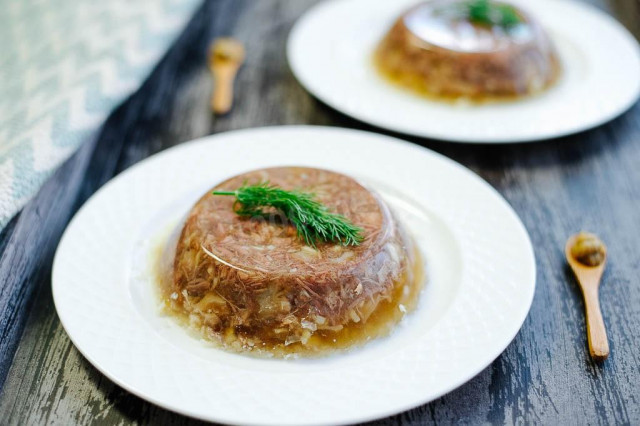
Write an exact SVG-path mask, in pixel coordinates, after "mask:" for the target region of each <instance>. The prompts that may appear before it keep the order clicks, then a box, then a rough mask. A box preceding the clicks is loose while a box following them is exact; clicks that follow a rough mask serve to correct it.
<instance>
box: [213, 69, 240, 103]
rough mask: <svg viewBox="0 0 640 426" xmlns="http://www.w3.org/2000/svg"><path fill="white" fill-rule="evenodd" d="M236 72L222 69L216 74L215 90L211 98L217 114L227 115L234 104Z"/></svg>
mask: <svg viewBox="0 0 640 426" xmlns="http://www.w3.org/2000/svg"><path fill="white" fill-rule="evenodd" d="M235 76H236V70H235V69H231V68H226V69H220V70H217V71H216V72H214V79H215V88H214V90H213V95H212V97H211V108H212V109H213V112H215V113H216V114H226V113H227V112H229V110H230V109H231V104H232V103H233V82H234V80H235Z"/></svg>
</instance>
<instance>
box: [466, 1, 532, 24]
mask: <svg viewBox="0 0 640 426" xmlns="http://www.w3.org/2000/svg"><path fill="white" fill-rule="evenodd" d="M466 8H467V16H468V19H469V21H471V22H473V23H476V24H480V25H489V26H493V25H497V26H500V27H503V28H505V29H509V28H511V27H514V26H516V25H518V24H519V23H520V22H522V19H521V18H520V15H518V12H517V11H516V9H515V8H514V7H513V6H509V5H507V4H498V3H495V2H493V1H491V0H471V1H469V2H468V3H467V4H466Z"/></svg>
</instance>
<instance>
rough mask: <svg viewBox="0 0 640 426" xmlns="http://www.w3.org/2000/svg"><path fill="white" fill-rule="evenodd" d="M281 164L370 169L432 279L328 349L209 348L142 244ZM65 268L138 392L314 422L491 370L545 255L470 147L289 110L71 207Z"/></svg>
mask: <svg viewBox="0 0 640 426" xmlns="http://www.w3.org/2000/svg"><path fill="white" fill-rule="evenodd" d="M276 165H306V166H311V167H324V168H329V169H333V170H336V171H338V172H343V173H346V174H349V175H351V176H355V177H358V178H359V179H361V180H362V181H363V182H365V183H366V184H369V185H370V186H371V187H373V188H374V189H376V190H379V191H380V192H381V194H382V195H383V197H385V198H386V199H387V200H388V201H389V203H390V204H391V205H392V206H393V207H394V208H395V209H396V210H398V211H400V212H401V217H402V218H403V220H405V221H406V222H407V225H408V226H409V228H410V230H411V231H412V232H414V235H415V236H416V238H417V240H418V243H419V245H420V247H421V249H422V251H423V253H424V254H425V258H426V263H427V273H428V275H429V280H428V283H427V286H426V288H425V291H424V292H423V294H422V295H421V300H420V305H419V307H418V308H417V310H416V311H415V312H414V313H412V314H411V315H409V317H408V318H407V320H406V321H405V322H404V323H403V324H401V325H400V326H399V327H398V329H397V330H396V331H395V332H394V333H393V334H392V335H391V336H389V337H387V338H384V339H379V340H377V341H375V342H371V343H369V344H368V345H366V346H365V347H364V348H361V349H358V350H354V351H351V352H349V353H347V354H337V355H333V356H329V357H326V358H322V359H315V360H269V359H256V358H250V357H246V356H240V355H236V354H231V353H226V352H224V351H220V350H217V349H214V348H211V347H210V346H208V345H206V344H204V343H203V342H201V341H199V340H198V339H196V338H193V337H191V336H189V335H188V334H186V333H185V331H184V330H182V329H181V328H180V327H179V326H177V325H176V324H175V323H174V322H173V321H171V320H170V319H168V318H165V317H163V316H162V315H160V314H159V312H158V311H157V308H156V307H155V303H156V301H155V300H154V299H153V297H152V296H151V285H152V280H151V279H150V278H149V277H148V276H145V272H144V271H145V268H144V267H141V266H140V265H144V263H145V261H144V259H143V257H144V256H143V255H142V256H141V253H144V252H145V250H147V251H148V249H149V247H150V246H152V245H153V244H152V241H153V239H154V238H155V237H156V236H157V235H158V234H159V233H161V232H164V231H161V230H162V229H165V230H166V229H167V227H168V226H169V227H170V225H171V224H172V223H176V221H177V219H178V218H179V217H180V216H181V215H182V214H184V212H186V211H187V210H188V209H189V208H190V206H191V204H192V203H193V202H194V201H195V200H196V199H197V198H198V196H199V195H201V193H202V192H204V191H205V190H206V189H207V188H209V187H211V186H213V185H214V184H215V183H217V182H220V181H222V180H223V179H225V178H227V177H229V176H231V175H235V174H237V173H240V172H244V171H247V170H250V169H255V168H260V167H268V166H276ZM147 275H148V271H147ZM52 282H53V295H54V301H55V305H56V309H57V311H58V315H59V317H60V320H61V321H62V324H63V326H64V328H65V330H66V331H67V333H68V334H69V336H70V338H71V340H72V341H73V343H74V344H75V345H76V347H77V348H78V349H79V350H80V352H82V354H83V355H84V356H85V357H86V358H87V359H88V360H89V361H90V362H91V363H92V364H93V365H94V366H96V368H98V369H99V370H100V371H101V372H103V373H104V374H105V375H106V376H108V377H109V378H110V379H111V380H113V381H115V382H116V383H118V384H119V385H120V386H122V387H124V388H125V389H127V390H129V391H131V392H133V393H134V394H136V395H138V396H140V397H142V398H145V399H147V400H149V401H151V402H153V403H156V404H158V405H161V406H163V407H165V408H168V409H170V410H174V411H177V412H180V413H183V414H186V415H190V416H193V417H197V418H201V419H206V420H211V421H218V422H225V423H242V424H269V425H284V424H308V425H315V424H329V423H333V424H335V423H350V422H357V421H364V420H369V419H374V418H377V417H382V416H386V415H390V414H393V413H397V412H400V411H402V410H405V409H408V408H411V407H414V406H417V405H419V404H422V403H425V402H427V401H430V400H432V399H434V398H437V397H439V396H441V395H443V394H444V393H446V392H448V391H450V390H452V389H454V388H455V387H457V386H459V385H461V384H462V383H464V382H465V381H467V380H469V379H470V378H472V377H473V376H474V375H476V374H477V373H479V372H480V371H481V370H482V369H483V368H485V367H486V366H487V365H489V364H490V363H491V361H493V360H494V359H495V358H496V357H497V356H498V355H499V354H500V353H501V352H502V351H503V350H504V349H505V347H506V346H507V345H508V344H509V342H510V341H511V340H512V339H513V337H514V336H515V335H516V333H517V331H518V330H519V328H520V326H521V325H522V322H523V321H524V319H525V317H526V315H527V313H528V310H529V307H530V305H531V301H532V298H533V292H534V286H535V262H534V257H533V250H532V247H531V243H530V241H529V237H528V234H527V232H526V230H525V229H524V227H523V225H522V223H521V222H520V220H519V219H518V217H517V216H516V214H515V213H514V212H513V210H512V209H511V208H510V207H509V205H508V204H507V203H506V202H505V201H504V199H502V198H501V197H500V195H499V194H498V193H497V192H496V191H495V190H494V189H493V188H491V187H490V186H489V185H488V184H487V183H485V182H484V181H483V180H481V179H479V178H478V177H477V176H476V175H474V174H473V173H471V172H470V171H468V170H467V169H465V168H464V167H462V166H460V165H458V164H457V163H455V162H453V161H451V160H449V159H447V158H445V157H443V156H440V155H438V154H435V153H433V152H431V151H429V150H426V149H423V148H420V147H418V146H416V145H412V144H409V143H406V142H402V141H400V140H397V139H393V138H389V137H386V136H380V135H376V134H371V133H365V132H359V131H353V130H345V129H337V128H326V127H310V126H291V127H271V128H263V129H251V130H243V131H236V132H230V133H225V134H220V135H217V136H212V137H208V138H204V139H200V140H197V141H194V142H191V143H186V144H183V145H180V146H178V147H175V148H172V149H169V150H167V151H165V152H162V153H160V154H158V155H155V156H153V157H151V158H149V159H147V160H145V161H142V162H141V163H140V164H138V165H136V166H134V167H132V168H130V169H129V170H127V171H125V172H123V173H122V174H121V175H119V176H117V177H116V178H114V179H113V180H112V181H111V182H109V183H108V184H107V185H105V186H104V187H103V188H102V189H101V190H100V191H98V192H97V193H96V194H95V195H94V196H93V197H92V198H91V199H90V200H89V201H88V202H87V203H86V204H85V205H84V206H83V207H82V208H81V209H80V211H79V212H78V213H77V215H76V216H75V217H74V219H73V220H72V222H71V224H70V225H69V227H68V228H67V230H66V231H65V233H64V235H63V238H62V241H61V243H60V246H59V248H58V251H57V253H56V257H55V261H54V267H53V278H52Z"/></svg>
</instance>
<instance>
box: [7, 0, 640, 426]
mask: <svg viewBox="0 0 640 426" xmlns="http://www.w3.org/2000/svg"><path fill="white" fill-rule="evenodd" d="M313 3H315V1H314V0H296V1H287V0H260V1H252V0H242V1H241V0H220V1H208V2H206V3H205V4H204V5H203V6H202V8H201V9H200V10H199V12H198V13H197V14H196V15H195V17H194V18H193V20H192V21H191V23H190V24H189V26H188V28H187V29H186V31H185V32H184V33H183V34H182V36H181V37H180V39H179V40H178V41H177V43H176V44H175V45H174V47H173V48H172V49H171V50H170V51H169V52H168V53H167V55H166V57H165V58H164V59H163V60H162V62H161V63H160V64H159V65H158V67H157V68H156V69H155V71H154V72H153V74H152V76H151V77H150V78H149V79H148V81H147V82H146V83H145V84H144V85H143V86H142V88H141V89H140V90H139V91H138V92H137V93H135V94H134V95H133V96H132V97H131V98H130V99H128V100H127V101H126V102H125V103H124V104H123V105H121V106H120V107H119V108H118V109H117V110H116V111H115V112H114V113H113V114H112V115H111V117H110V118H109V119H108V121H107V122H106V124H105V125H104V127H103V128H102V129H101V130H100V132H99V133H98V134H96V136H95V138H93V139H92V140H90V141H87V143H86V144H85V145H84V146H83V147H82V148H81V149H80V150H79V152H78V153H77V154H76V155H75V156H73V157H72V158H71V159H70V160H69V161H67V162H66V163H65V164H64V165H63V166H62V167H61V168H60V169H59V170H58V171H57V172H56V173H55V175H54V176H53V178H52V179H51V180H50V181H49V182H48V183H47V184H46V185H45V186H44V187H43V188H42V190H41V191H40V193H39V194H38V195H37V197H35V198H34V199H33V200H32V201H31V202H30V203H29V204H28V205H27V206H26V207H25V209H24V210H23V211H22V212H21V213H20V214H19V215H18V216H17V217H16V218H15V219H13V220H12V221H11V223H10V224H9V226H8V227H7V228H5V229H4V230H3V231H2V233H0V283H1V287H0V386H2V393H1V394H0V423H2V424H15V425H23V424H87V423H96V424H103V423H105V424H128V423H139V424H188V423H192V422H193V420H191V419H188V418H186V417H182V416H179V415H176V414H173V413H170V412H168V411H165V410H163V409H161V408H158V407H156V406H154V405H152V404H149V403H147V402H145V401H143V400H141V399H139V398H137V397H135V396H133V395H131V394H129V393H128V392H126V391H124V390H122V389H120V388H119V387H118V386H116V385H114V384H113V383H112V382H110V381H109V380H108V379H106V378H105V377H104V376H102V375H101V374H100V373H98V372H97V370H96V369H95V368H93V367H92V366H91V365H90V364H89V363H88V362H87V361H86V360H85V359H84V358H83V357H82V356H81V355H80V354H79V353H78V351H77V350H76V349H75V347H74V346H73V345H72V344H71V342H70V341H69V338H68V337H67V335H66V334H65V332H64V330H63V329H62V327H61V325H60V322H59V320H58V317H57V316H56V313H55V310H54V306H53V302H52V297H51V286H50V284H51V282H50V280H51V278H50V277H51V263H52V257H53V254H54V252H55V249H56V246H57V244H58V241H59V239H60V235H61V233H62V231H63V230H64V228H65V226H66V225H67V223H68V222H69V220H70V218H71V217H72V215H73V214H74V212H75V211H76V210H77V209H78V208H79V207H80V205H82V203H83V202H84V201H86V199H87V198H88V197H89V196H91V194H93V193H94V192H95V191H96V190H97V189H98V188H100V187H101V186H102V185H103V184H104V183H105V182H107V181H108V180H109V179H110V178H111V177H113V176H114V175H116V174H118V173H119V172H121V171H122V170H124V169H126V168H127V167H129V166H131V165H132V164H134V163H136V162H137V161H140V160H142V159H143V158H145V157H148V156H149V155H152V154H154V153H156V152H158V151H161V150H163V149H165V148H168V147H170V146H173V145H176V144H178V143H181V142H184V141H187V140H190V139H193V138H197V137H200V136H204V135H208V134H212V133H219V132H223V131H227V130H232V129H240V128H246V127H256V126H264V125H277V124H301V123H306V124H322V125H332V126H342V127H354V128H359V129H365V130H370V131H376V132H382V133H388V132H384V131H381V130H380V129H375V128H372V127H370V126H367V125H364V124H362V123H359V122H356V121H354V120H352V119H350V118H348V117H345V116H344V115H342V114H340V113H338V112H336V111H334V110H332V109H330V108H328V107H327V106H325V105H323V104H321V103H319V102H318V101H316V100H315V99H314V98H313V97H311V96H310V95H309V94H308V93H306V92H305V91H304V90H303V89H302V87H301V86H300V85H299V84H298V83H297V82H296V80H295V79H294V77H293V75H292V74H291V71H290V70H289V68H288V66H287V61H286V58H285V41H286V38H287V34H288V32H289V29H290V28H291V26H292V24H293V22H294V21H295V20H296V18H298V17H299V16H300V15H301V14H302V13H303V12H304V11H305V10H306V9H307V8H308V7H309V6H310V5H311V4H313ZM591 3H593V4H594V5H596V6H597V7H600V8H601V9H603V10H605V11H607V12H609V13H612V14H614V16H616V17H618V18H619V19H620V20H621V21H622V22H623V23H624V24H625V25H626V26H627V27H628V28H629V29H630V30H631V31H632V32H633V33H634V34H635V35H636V37H638V36H639V35H640V3H639V2H638V0H610V1H609V2H607V1H606V0H591ZM568 19H569V18H568ZM229 34H230V35H233V36H235V37H237V38H239V39H241V40H243V41H245V42H246V45H247V49H248V61H247V63H246V66H245V67H244V69H243V70H242V71H241V74H240V75H239V80H238V85H237V87H238V97H237V103H236V105H235V109H234V110H233V112H232V113H231V114H230V115H228V116H226V117H222V118H214V117H212V115H211V114H210V113H209V109H208V93H209V91H210V88H211V81H210V78H209V74H208V71H207V69H206V66H205V64H206V60H205V52H206V48H207V44H208V42H209V40H211V39H212V38H213V37H216V36H219V35H229ZM638 78H640V76H638ZM400 137H402V136H400ZM405 139H409V140H411V141H413V142H415V143H417V144H420V145H422V146H425V147H427V148H429V149H433V150H435V151H438V152H441V153H443V154H445V155H447V156H449V157H451V158H453V159H454V160H456V161H459V162H460V163H462V164H464V165H466V166H467V167H469V168H471V169H472V170H474V171H475V172H477V173H478V174H479V175H480V176H482V177H483V178H484V179H486V180H487V181H489V182H490V183H491V184H492V185H493V186H494V187H495V188H497V189H498V191H500V193H502V195H504V197H506V199H507V200H508V201H509V202H510V203H511V205H512V206H513V207H514V209H515V210H516V211H517V212H518V214H519V215H520V217H521V218H522V220H523V221H524V224H525V226H526V227H527V229H528V230H529V233H530V235H531V238H532V241H533V244H534V246H535V249H536V259H537V267H538V276H537V288H536V293H535V299H534V301H533V306H532V308H531V312H530V314H529V316H528V318H527V320H526V321H525V323H524V326H523V327H522V330H521V331H520V333H519V334H518V336H517V337H516V338H515V340H514V341H513V343H512V344H511V345H510V346H509V347H508V348H507V350H506V351H505V352H504V353H503V354H502V355H500V357H498V359H497V360H496V361H495V362H494V363H493V364H492V365H491V366H490V367H488V368H487V369H485V370H484V371H483V372H482V373H480V374H479V375H478V376H477V377H475V378H474V379H473V380H471V381H469V382H468V383H467V384H465V385H464V386H462V387H460V388H459V389H457V390H455V391H453V392H451V393H450V394H448V395H446V396H444V397H442V398H440V399H438V400H436V401H434V402H432V403H430V404H427V405H424V406H422V407H419V408H416V409H414V410H411V411H408V412H406V413H403V414H400V415H398V416H395V417H392V418H388V419H384V420H380V421H379V423H381V424H400V423H405V422H406V423H413V424H425V423H435V422H439V423H472V424H476V423H484V422H490V423H507V424H511V423H516V422H517V423H525V422H526V423H529V422H531V423H543V424H587V423H588V424H612V423H616V424H640V282H638V272H639V270H640V251H639V250H638V246H639V244H638V241H639V238H640V105H636V106H634V107H633V108H632V109H631V110H630V111H628V112H627V113H626V114H624V115H623V116H622V117H620V118H617V119H616V120H614V121H613V122H611V123H609V124H606V125H604V126H602V127H599V128H597V129H594V130H591V131H588V132H584V133H580V134H577V135H574V136H570V137H565V138H562V139H557V140H551V141H547V142H542V143H536V144H530V145H507V146H470V145H456V144H448V143H443V142H437V141H433V140H427V139H416V138H406V137H405ZM581 229H589V230H592V231H594V232H597V233H598V234H600V235H601V236H602V238H603V239H604V240H605V241H606V242H607V243H608V245H609V256H610V263H609V268H608V270H607V272H606V273H605V276H604V285H603V287H602V290H601V299H602V308H603V311H604V318H605V322H606V324H607V326H608V328H609V339H610V345H611V356H610V358H609V360H607V361H606V362H605V363H604V364H602V365H598V364H595V363H593V362H592V361H591V360H590V358H589V356H588V351H587V347H586V342H585V323H584V318H583V303H582V300H581V296H580V293H579V290H578V288H577V286H576V284H575V282H574V280H573V279H572V277H571V275H570V273H569V271H568V270H567V267H566V266H565V262H564V259H563V253H562V247H563V245H564V242H565V240H566V238H567V237H568V236H569V235H570V234H571V233H573V232H576V231H579V230H581ZM247 409H250V407H247Z"/></svg>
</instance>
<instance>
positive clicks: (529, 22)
mask: <svg viewBox="0 0 640 426" xmlns="http://www.w3.org/2000/svg"><path fill="white" fill-rule="evenodd" d="M443 4H444V5H445V6H442V5H443ZM447 5H448V6H447ZM455 6H460V5H459V4H457V3H456V2H455V1H454V2H449V1H447V2H443V1H432V2H428V3H423V4H421V5H419V6H416V7H415V8H413V9H411V10H410V11H408V12H406V13H405V14H404V15H403V16H401V17H400V18H399V19H398V20H397V21H396V22H395V23H394V25H393V27H392V28H391V29H390V30H389V31H388V33H387V34H386V35H385V37H384V38H383V39H382V41H381V42H380V44H379V45H378V48H377V49H376V52H375V56H374V58H375V63H376V66H377V67H378V69H379V70H380V71H381V72H382V73H383V74H384V75H386V76H387V77H389V78H390V79H391V80H392V81H394V82H397V83H399V84H401V85H403V86H406V87H408V88H411V89H413V90H416V91H418V92H420V93H424V94H431V95H436V96H442V97H453V98H460V97H463V98H469V99H472V100H473V99H476V100H481V99H483V98H493V97H498V98H500V97H514V96H522V95H529V94H534V93H537V92H540V91H542V90H544V89H546V88H548V87H550V86H551V85H552V84H553V83H554V82H555V81H556V79H557V77H558V75H559V73H560V64H559V61H558V58H557V55H556V52H555V49H554V47H553V45H552V43H551V41H550V40H549V38H548V37H547V35H546V34H545V32H544V31H543V30H542V28H541V27H540V26H539V25H538V23H537V22H535V21H534V20H533V19H531V17H529V16H528V15H526V14H525V13H523V12H522V11H519V12H518V13H519V16H520V17H521V19H522V20H523V23H522V28H523V31H524V32H525V33H526V34H527V35H526V37H524V36H523V37H522V38H517V39H516V38H515V36H514V37H512V36H510V35H509V33H507V32H506V31H504V30H503V29H500V28H497V27H493V28H491V27H484V26H481V25H476V24H471V23H470V22H459V21H451V22H448V21H446V20H445V21H442V20H440V21H438V22H435V19H434V20H432V21H431V22H429V21H428V20H425V22H423V23H421V24H420V25H438V28H447V31H451V37H448V38H446V40H448V41H449V42H450V43H453V44H454V45H455V42H452V40H454V41H455V40H457V41H459V42H460V46H463V47H461V48H460V49H456V48H452V47H451V46H450V45H446V46H443V45H441V44H439V43H438V40H436V37H434V39H433V40H427V39H424V38H423V37H419V36H418V35H417V34H416V33H415V32H414V31H412V30H411V28H413V27H416V26H418V24H414V25H407V22H415V21H416V20H418V19H422V18H421V16H425V15H428V12H429V11H428V10H427V11H425V10H424V9H425V8H427V9H428V8H435V7H455ZM409 17H411V18H412V21H407V19H408V18H409ZM434 34H435V31H434ZM471 35H473V37H475V42H477V44H478V46H480V45H482V48H479V49H478V50H473V49H469V48H467V47H468V46H469V45H473V44H474V41H473V39H470V37H471ZM456 37H458V38H456ZM469 43H471V44H469Z"/></svg>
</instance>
